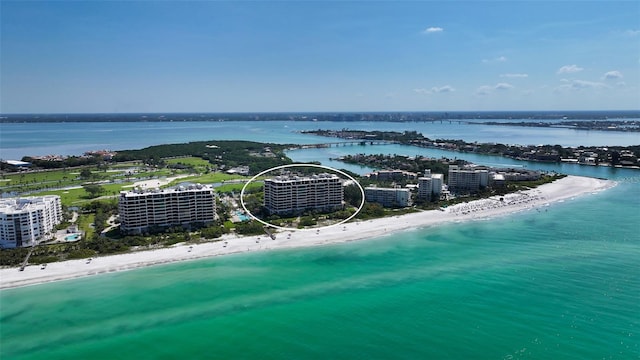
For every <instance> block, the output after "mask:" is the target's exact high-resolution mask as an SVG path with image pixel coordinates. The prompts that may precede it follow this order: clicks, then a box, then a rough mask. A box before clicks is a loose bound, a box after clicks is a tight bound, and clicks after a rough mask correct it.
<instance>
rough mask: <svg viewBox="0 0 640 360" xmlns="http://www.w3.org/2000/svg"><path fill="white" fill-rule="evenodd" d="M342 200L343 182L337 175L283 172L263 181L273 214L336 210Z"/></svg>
mask: <svg viewBox="0 0 640 360" xmlns="http://www.w3.org/2000/svg"><path fill="white" fill-rule="evenodd" d="M343 200H344V189H343V187H342V181H341V180H340V178H339V177H338V176H337V175H334V174H327V173H322V174H316V175H311V176H288V175H283V176H277V177H275V178H271V179H266V180H265V181H264V206H265V207H266V208H267V209H268V210H269V212H270V213H271V214H285V213H293V212H299V211H304V210H309V209H314V210H322V211H330V210H336V209H341V208H342V206H343V204H342V202H343Z"/></svg>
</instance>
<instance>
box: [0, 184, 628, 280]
mask: <svg viewBox="0 0 640 360" xmlns="http://www.w3.org/2000/svg"><path fill="white" fill-rule="evenodd" d="M615 185H616V182H614V181H611V180H603V179H596V178H590V177H582V176H567V177H564V178H562V179H559V180H556V181H554V182H552V183H549V184H544V185H541V186H539V187H537V188H535V189H531V190H526V191H520V192H517V193H512V194H507V195H504V196H501V197H500V196H493V197H490V198H486V199H480V200H475V201H471V202H466V203H460V204H456V205H453V206H450V207H448V208H446V209H444V210H426V211H420V212H415V213H410V214H404V215H398V216H389V217H384V218H379V219H372V220H364V221H359V220H358V221H352V222H349V223H346V224H343V225H339V226H332V227H326V228H320V229H319V230H316V231H311V230H308V231H295V230H291V231H279V232H277V233H276V239H275V240H272V239H270V238H269V237H268V236H267V235H259V236H242V237H240V236H237V235H225V236H223V237H222V238H221V239H220V240H217V241H213V242H205V243H199V244H186V243H180V244H176V245H174V246H172V247H168V248H160V249H155V250H141V251H137V252H129V253H125V254H116V255H107V256H102V257H95V258H92V259H81V260H67V261H62V262H55V263H50V264H47V266H46V268H41V266H40V265H29V266H27V267H26V268H25V269H24V271H18V268H15V267H14V268H3V269H0V289H10V288H16V287H23V286H30V285H37V284H44V283H48V282H53V281H62V280H69V279H76V278H81V277H87V276H92V275H98V274H106V273H112V272H117V271H126V270H133V269H139V268H143V267H147V266H154V265H161V264H169V263H174V262H178V261H187V260H198V259H205V258H212V257H214V256H223V255H229V254H237V253H243V252H250V251H266V250H277V249H291V248H302V247H311V246H320V245H329V244H338V243H344V242H350V241H358V240H364V239H373V238H379V237H383V236H387V235H389V234H392V233H394V232H397V231H406V230H415V229H420V228H425V227H429V226H434V225H441V224H449V223H459V222H465V221H473V220H485V219H490V218H497V217H500V216H506V215H510V214H513V213H516V212H521V211H525V210H531V209H536V208H540V207H544V206H548V205H550V204H552V203H556V202H561V201H563V200H566V199H571V198H575V197H578V196H582V195H587V194H592V193H597V192H600V191H603V190H606V189H609V188H611V187H613V186H615ZM500 198H502V200H501V199H500Z"/></svg>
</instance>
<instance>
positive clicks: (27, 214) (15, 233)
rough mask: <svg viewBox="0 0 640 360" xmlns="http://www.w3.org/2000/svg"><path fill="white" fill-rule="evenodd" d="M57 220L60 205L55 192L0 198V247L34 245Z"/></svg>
mask: <svg viewBox="0 0 640 360" xmlns="http://www.w3.org/2000/svg"><path fill="white" fill-rule="evenodd" d="M61 222H62V205H61V203H60V197H59V196H57V195H48V196H41V197H26V198H8V199H0V247H3V248H15V247H23V246H31V245H36V244H37V243H38V242H40V241H43V240H48V238H50V237H53V233H54V229H55V226H56V225H58V224H60V223H61Z"/></svg>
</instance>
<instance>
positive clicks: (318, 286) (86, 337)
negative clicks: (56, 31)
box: [0, 123, 640, 360]
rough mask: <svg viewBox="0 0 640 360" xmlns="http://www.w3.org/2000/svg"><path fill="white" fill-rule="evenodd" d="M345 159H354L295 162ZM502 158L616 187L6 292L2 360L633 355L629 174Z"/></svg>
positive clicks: (634, 174)
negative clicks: (354, 236)
mask: <svg viewBox="0 0 640 360" xmlns="http://www.w3.org/2000/svg"><path fill="white" fill-rule="evenodd" d="M291 125H292V126H293V125H296V124H291ZM409 125H410V124H407V126H409ZM2 126H4V125H2ZM263 126H265V125H262V124H258V125H255V127H256V130H255V131H256V132H260V131H262V130H261V129H263V128H262V127H263ZM335 126H336V127H339V128H340V127H344V124H340V123H337V124H335ZM317 127H320V126H317ZM323 128H324V127H323ZM283 129H284V127H283ZM33 131H35V130H33ZM476 131H477V129H475V130H474V131H471V130H469V134H465V133H464V132H462V133H460V136H459V138H464V137H465V136H467V135H468V136H470V137H471V135H472V134H471V133H472V132H476ZM288 134H290V133H289V132H288V131H285V130H282V131H280V139H288V138H287V136H291V139H293V138H295V137H298V136H301V135H298V134H294V135H288ZM3 136H4V135H3ZM520 136H522V137H524V136H525V135H520ZM576 136H581V135H576ZM590 136H593V135H590ZM214 138H215V137H211V139H214ZM156 139H159V141H161V142H162V141H163V140H164V139H163V138H161V137H159V136H156ZM107 141H108V140H105V142H107ZM265 141H268V140H265ZM494 141H499V138H495V139H494ZM566 141H567V142H571V141H578V142H579V141H580V139H579V138H575V137H574V138H567V139H566ZM3 147H4V145H3ZM384 149H387V150H384ZM356 150H358V151H356ZM370 150H371V151H373V150H375V149H370ZM379 150H380V151H377V152H384V151H391V152H394V153H402V152H403V151H406V152H407V153H415V152H416V151H431V150H426V149H415V148H409V149H407V148H403V147H398V148H393V147H384V146H381V147H380V149H379ZM344 151H354V152H362V151H363V150H362V149H353V150H349V148H348V147H344V148H332V149H319V150H313V151H312V152H295V153H294V154H292V156H293V157H294V158H297V159H305V158H308V157H313V158H315V159H322V161H323V163H325V162H326V160H327V158H328V157H332V156H334V155H335V153H340V152H344ZM366 151H369V150H366ZM434 155H435V154H434ZM448 155H449V157H454V156H457V157H463V158H467V157H469V158H470V160H472V161H477V162H484V163H495V162H498V163H511V162H512V161H511V160H505V159H502V158H493V157H478V155H474V156H471V155H467V154H461V153H448ZM513 165H516V166H527V167H529V168H544V169H546V170H557V171H562V172H565V173H571V174H576V175H586V176H597V177H606V178H611V179H614V180H616V181H618V182H619V185H618V186H616V187H615V188H613V189H610V190H607V191H604V192H601V193H597V194H589V195H586V196H583V197H579V198H576V199H571V200H566V201H564V202H562V203H558V204H554V205H552V206H549V207H546V208H542V209H540V210H531V211H527V212H522V213H517V214H513V215H510V216H507V217H502V218H497V219H492V220H489V221H477V222H468V223H459V224H449V225H445V226H437V227H429V228H422V229H413V230H411V231H406V232H402V233H398V234H393V235H392V236H388V237H383V238H377V239H370V240H365V241H359V242H352V243H346V244H340V245H331V246H321V247H314V248H304V249H295V250H281V251H267V252H262V253H251V254H238V255H231V256H225V257H218V258H212V259H206V260H198V261H190V262H183V263H177V264H170V265H163V266H156V267H150V268H145V269H140V270H134V271H128V272H121V273H112V274H107V275H100V276H94V277H89V278H83V279H77V280H69V281H62V282H57V283H49V284H43V285H37V286H31V287H24V288H17V289H9V290H3V291H0V359H3V360H4V359H86V358H91V359H174V358H193V359H212V358H213V359H224V358H233V359H237V358H244V359H326V358H337V359H372V358H373V359H391V358H400V359H445V358H446V359H638V358H640V339H639V337H640V331H639V328H640V260H639V259H640V235H639V233H640V232H639V230H640V225H639V224H640V222H639V220H640V216H639V215H638V210H639V209H640V171H637V170H623V169H607V168H599V167H582V166H573V165H564V166H556V165H549V164H536V163H522V162H513Z"/></svg>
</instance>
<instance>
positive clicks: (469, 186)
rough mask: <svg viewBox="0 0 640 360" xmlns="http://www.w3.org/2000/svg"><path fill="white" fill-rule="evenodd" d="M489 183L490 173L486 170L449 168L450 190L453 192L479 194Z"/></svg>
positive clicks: (453, 166) (452, 166) (451, 166)
mask: <svg viewBox="0 0 640 360" xmlns="http://www.w3.org/2000/svg"><path fill="white" fill-rule="evenodd" d="M488 183H489V171H488V170H486V169H474V168H468V167H460V166H457V165H450V166H449V179H448V185H449V190H451V191H453V192H477V191H478V190H480V188H484V187H486V186H487V185H488Z"/></svg>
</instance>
